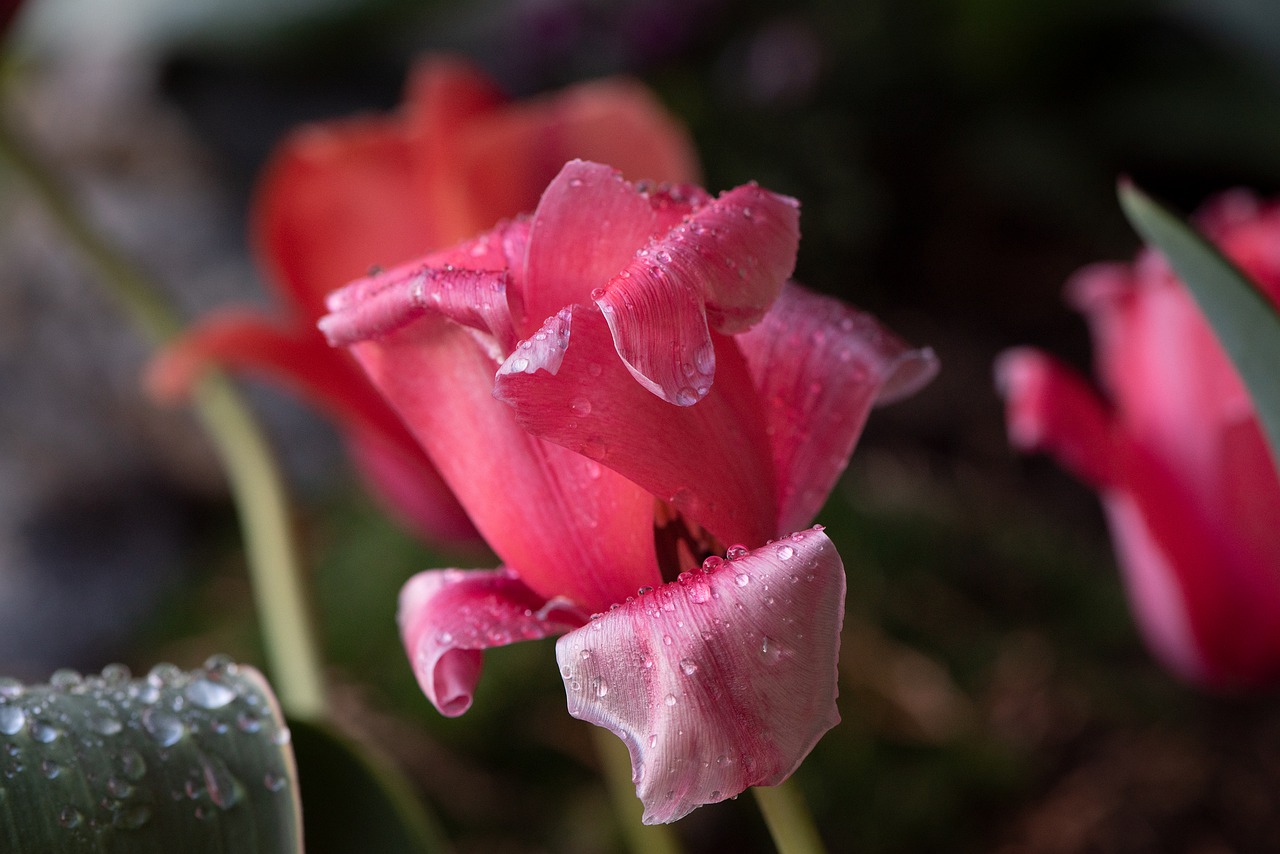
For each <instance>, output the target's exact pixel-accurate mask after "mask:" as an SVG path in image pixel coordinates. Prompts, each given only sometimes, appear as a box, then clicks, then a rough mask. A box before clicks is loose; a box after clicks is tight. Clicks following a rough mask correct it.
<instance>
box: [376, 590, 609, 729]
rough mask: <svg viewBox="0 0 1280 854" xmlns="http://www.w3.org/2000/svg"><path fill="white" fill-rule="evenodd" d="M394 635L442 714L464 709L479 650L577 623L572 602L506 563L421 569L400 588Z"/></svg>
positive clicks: (477, 669) (545, 634)
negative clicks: (534, 586) (549, 595)
mask: <svg viewBox="0 0 1280 854" xmlns="http://www.w3.org/2000/svg"><path fill="white" fill-rule="evenodd" d="M397 619H398V621H399V623H400V636H401V638H402V639H403V640H404V647H405V650H406V651H407V652H408V654H409V661H410V662H411V663H412V665H413V672H414V675H415V676H417V677H418V684H419V685H420V686H421V687H422V690H423V692H424V693H425V694H426V695H427V699H429V700H430V701H431V702H432V703H433V704H435V707H436V708H437V709H439V710H440V713H441V714H442V715H447V716H449V717H457V716H458V715H460V714H462V713H463V712H465V711H466V710H467V709H468V708H470V707H471V697H472V694H473V693H474V691H475V687H476V683H477V682H478V681H479V679H480V663H481V662H480V651H481V650H484V649H488V648H489V647H494V646H505V645H506V644H509V643H515V642H517V641H522V640H537V639H539V638H545V637H550V636H552V635H558V634H561V633H563V632H567V631H569V630H571V629H574V628H577V627H578V626H581V625H582V624H583V622H584V621H585V617H584V615H583V614H582V613H581V612H579V611H578V610H577V609H576V608H574V607H573V606H572V605H571V604H569V603H566V602H562V601H559V600H551V601H548V600H547V599H545V598H543V597H541V596H539V595H538V594H536V593H534V592H533V591H532V590H530V589H529V588H528V587H526V586H525V585H524V584H523V583H522V582H521V581H520V580H519V579H518V578H517V577H516V576H515V574H514V573H512V572H511V571H509V570H507V569H502V568H499V569H495V570H475V571H463V570H459V569H437V570H429V571H427V572H420V573H418V574H417V575H415V576H414V577H413V578H411V579H409V581H408V582H407V583H406V584H405V586H404V588H403V589H402V590H401V591H400V611H399V615H398V617H397Z"/></svg>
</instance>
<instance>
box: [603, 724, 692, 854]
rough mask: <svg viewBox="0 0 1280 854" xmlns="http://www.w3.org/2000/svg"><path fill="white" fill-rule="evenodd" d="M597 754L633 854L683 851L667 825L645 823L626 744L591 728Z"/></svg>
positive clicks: (604, 731) (662, 853)
mask: <svg viewBox="0 0 1280 854" xmlns="http://www.w3.org/2000/svg"><path fill="white" fill-rule="evenodd" d="M591 734H592V737H593V738H594V739H595V743H596V755H597V756H599V757H600V761H601V762H602V763H603V764H604V778H605V783H606V784H607V785H608V787H609V797H610V799H611V800H612V801H613V812H614V815H616V816H617V818H618V823H619V824H620V825H621V826H622V831H623V833H624V834H625V835H626V838H627V846H628V847H629V848H630V849H631V851H632V854H680V851H681V848H680V841H679V840H678V839H677V838H676V835H675V833H674V832H673V831H672V829H671V827H670V826H668V825H665V824H643V823H642V822H641V821H640V819H641V817H642V816H643V815H644V808H643V806H642V805H641V803H640V801H639V800H638V799H637V798H636V786H635V783H633V782H632V781H631V755H630V754H629V753H628V752H627V746H626V745H625V744H623V743H622V742H621V741H620V740H619V739H618V737H617V736H615V735H614V734H613V733H611V732H609V731H608V730H607V729H604V728H603V727H598V726H592V727H591Z"/></svg>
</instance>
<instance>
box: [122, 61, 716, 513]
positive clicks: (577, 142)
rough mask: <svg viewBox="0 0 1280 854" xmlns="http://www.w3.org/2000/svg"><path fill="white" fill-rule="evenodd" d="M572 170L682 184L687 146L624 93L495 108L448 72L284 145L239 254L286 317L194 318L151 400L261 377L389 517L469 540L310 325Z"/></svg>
mask: <svg viewBox="0 0 1280 854" xmlns="http://www.w3.org/2000/svg"><path fill="white" fill-rule="evenodd" d="M574 156H584V157H598V158H604V159H609V160H610V161H612V162H614V163H616V164H618V166H619V167H620V168H621V169H622V170H623V171H624V173H625V174H627V175H629V176H632V177H636V178H639V177H649V178H654V179H656V180H665V181H687V180H693V179H695V178H696V176H697V167H696V165H695V163H696V162H695V158H694V155H693V150H692V146H691V145H690V143H689V141H688V138H687V136H686V134H685V133H684V131H683V130H682V129H681V128H680V127H679V125H678V124H677V123H676V122H675V121H674V120H673V119H672V118H671V117H670V116H669V115H668V114H667V113H665V112H664V111H663V110H662V108H661V107H660V106H659V105H658V104H657V103H656V101H655V100H654V98H653V97H652V95H650V94H649V93H648V92H647V90H645V89H644V88H643V87H641V86H640V85H639V84H637V83H634V82H630V81H627V80H623V79H612V80H603V81H597V82H592V83H584V84H580V85H578V86H573V87H570V88H568V89H565V90H564V91H563V92H560V93H558V94H555V95H552V96H548V97H544V98H540V99H533V100H529V101H524V102H515V103H509V102H507V101H506V100H505V99H504V98H503V97H502V96H501V95H500V93H499V92H498V91H497V89H496V88H495V87H494V85H493V84H492V83H491V82H490V81H489V80H487V79H486V78H485V77H484V76H483V75H482V74H480V73H479V72H478V71H477V70H476V69H474V68H473V67H471V66H470V65H468V64H466V63H464V62H462V61H459V60H454V59H441V58H433V59H430V60H427V61H425V62H423V63H422V64H421V66H419V68H418V69H417V70H416V71H415V73H414V74H413V76H412V78H411V80H410V82H409V87H408V95H407V99H406V103H405V105H404V107H403V108H402V110H401V111H400V112H399V113H397V114H395V115H391V116H370V117H361V118H355V119H349V120H345V121H341V122H330V123H324V124H317V125H313V126H308V127H304V128H302V129H300V130H297V131H295V132H294V133H293V134H291V135H290V136H289V138H288V139H287V140H286V141H285V142H284V144H283V145H282V146H281V147H280V149H279V150H278V151H277V152H276V154H275V156H274V157H273V159H272V160H271V162H270V163H269V165H268V166H267V168H266V171H265V174H264V177H263V178H262V181H261V183H260V185H259V187H258V189H257V198H256V203H255V205H254V210H253V236H254V242H255V243H256V248H257V250H258V253H259V255H260V256H261V258H262V261H263V266H264V267H265V268H266V271H267V273H268V277H269V280H270V282H271V283H273V284H274V285H276V286H277V288H278V291H279V296H280V298H281V301H282V302H283V303H284V304H285V306H286V309H287V311H286V314H285V315H284V316H283V317H279V318H273V317H270V316H266V315H264V314H262V313H260V312H258V311H255V310H250V309H239V308H230V309H225V310H223V311H221V312H218V313H215V314H213V315H211V316H209V317H206V318H205V319H204V320H203V321H202V322H200V323H199V324H197V325H196V326H195V327H194V328H193V329H192V330H191V331H190V332H188V333H187V334H186V335H185V336H183V337H182V338H181V339H180V340H179V341H178V342H177V343H176V344H174V345H172V346H171V347H170V348H169V349H167V350H166V351H165V352H164V353H163V354H162V355H161V357H160V358H159V359H158V360H157V361H156V362H155V363H154V364H153V365H152V368H151V370H150V373H149V378H148V379H149V385H150V387H151V389H152V390H153V392H154V393H155V394H156V395H157V396H158V397H161V398H173V397H176V396H179V395H181V394H183V393H185V392H186V390H188V389H189V388H190V386H191V383H192V382H193V380H194V379H195V377H196V376H197V375H198V374H199V372H200V371H201V370H202V369H203V368H204V367H206V366H207V365H209V364H210V363H214V364H217V365H220V366H222V367H225V368H230V369H237V370H244V371H250V372H256V373H258V374H262V375H266V376H268V377H269V378H271V379H273V380H276V381H278V382H281V383H283V384H284V385H286V386H287V387H289V388H291V389H293V390H294V391H295V392H297V393H299V394H300V395H302V396H303V397H305V398H306V399H308V400H309V401H310V402H311V403H312V404H314V405H316V406H317V407H319V408H320V409H322V410H323V411H325V412H326V413H327V414H329V415H330V416H332V417H333V418H334V420H335V421H336V422H337V423H338V425H339V426H340V427H341V429H342V430H343V432H344V434H345V436H346V438H347V440H348V442H347V445H348V448H349V449H350V453H351V456H352V458H353V460H354V461H355V463H356V464H357V466H358V468H359V469H360V470H361V472H362V473H363V474H364V475H365V480H366V481H367V482H368V483H369V484H370V485H371V486H372V487H373V491H374V493H375V494H376V495H379V496H380V497H382V498H383V500H384V503H385V504H386V505H387V506H388V508H389V509H391V510H392V511H394V512H395V514H396V515H398V516H399V517H401V518H402V519H404V520H405V521H407V522H408V523H410V524H411V526H412V527H414V528H416V529H417V530H419V531H421V532H423V533H425V534H427V535H428V536H430V537H432V538H446V539H453V538H458V537H466V536H468V535H469V536H474V529H473V528H472V527H471V524H470V522H469V521H468V520H467V517H466V515H465V514H464V513H463V512H462V510H461V508H460V507H459V506H458V503H457V501H456V500H455V499H454V498H453V496H452V495H451V494H450V492H449V490H448V488H447V487H446V486H445V484H444V483H443V482H442V481H441V479H440V477H439V475H438V474H437V472H436V470H435V467H434V466H433V465H432V463H431V461H430V460H429V459H428V458H427V456H426V455H425V454H424V453H423V451H422V448H421V447H420V446H419V445H418V443H417V442H416V441H414V439H413V437H412V435H411V434H410V432H409V431H408V430H406V429H405V427H404V425H403V424H402V423H401V422H400V419H399V417H398V416H397V415H396V414H395V412H394V411H392V409H391V408H390V407H389V406H388V405H387V404H386V402H385V401H384V400H383V399H382V397H381V395H379V394H378V393H377V392H376V391H375V390H374V388H373V386H371V385H370V384H369V381H368V380H367V379H366V378H365V377H364V375H363V373H362V372H361V371H360V370H359V368H358V367H357V366H356V364H355V362H354V360H352V359H351V357H350V356H349V355H348V354H347V353H346V352H345V351H341V350H334V349H332V348H330V347H329V346H328V345H327V344H326V343H325V341H324V338H323V336H321V335H320V334H319V333H318V332H317V331H316V329H315V323H316V321H317V319H318V318H319V317H320V316H321V315H322V314H323V313H324V300H325V297H326V295H327V294H328V293H329V292H330V291H333V290H335V289H336V288H338V287H339V286H341V285H343V284H345V283H346V282H348V281H350V280H351V279H353V278H355V277H356V276H360V275H364V274H365V273H367V272H368V271H369V269H370V268H371V267H373V266H375V265H377V264H386V263H389V262H395V261H400V260H403V259H405V258H411V257H414V256H416V255H420V254H422V253H424V252H427V251H429V250H431V249H433V248H437V247H441V246H448V245H451V244H453V243H455V242H457V241H458V240H460V239H462V238H464V237H470V236H472V235H474V234H477V233H479V232H480V231H481V230H483V229H485V228H488V227H489V226H491V225H492V224H493V223H494V222H496V221H497V220H499V219H502V218H503V217H509V216H514V215H516V214H518V213H521V212H524V211H527V210H530V209H531V208H532V207H533V206H534V205H535V204H537V201H538V197H539V195H540V194H541V192H542V189H543V188H544V187H545V186H546V184H547V182H548V181H550V180H551V178H552V177H554V176H555V174H556V172H557V171H558V170H559V169H560V167H561V166H562V165H563V164H564V161H565V160H567V159H569V158H570V157H574Z"/></svg>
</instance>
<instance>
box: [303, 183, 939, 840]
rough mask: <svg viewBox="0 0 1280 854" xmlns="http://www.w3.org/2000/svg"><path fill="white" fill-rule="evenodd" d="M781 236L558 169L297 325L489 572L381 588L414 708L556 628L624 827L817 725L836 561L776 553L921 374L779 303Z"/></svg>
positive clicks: (804, 540)
mask: <svg viewBox="0 0 1280 854" xmlns="http://www.w3.org/2000/svg"><path fill="white" fill-rule="evenodd" d="M798 222H799V211H798V209H797V205H796V203H795V202H794V200H791V199H788V198H785V197H782V196H778V195H775V194H773V193H770V192H767V191H765V190H762V189H760V188H759V187H756V186H755V185H748V186H743V187H738V188H736V189H734V190H730V191H728V192H726V193H723V194H722V195H720V196H719V197H718V198H712V197H711V196H709V195H708V194H706V193H705V192H704V191H702V190H700V189H698V188H696V187H692V186H679V187H664V188H655V187H648V186H647V185H646V186H633V185H632V184H629V183H628V182H626V181H625V180H623V178H622V177H621V176H620V175H619V174H618V173H617V172H615V171H614V170H613V169H611V168H609V167H606V166H601V165H598V164H595V163H588V162H582V161H574V162H570V163H568V164H566V165H565V166H564V168H563V170H562V171H561V172H560V174H559V175H558V176H557V177H556V178H555V180H553V181H552V182H551V184H550V185H549V186H548V187H547V188H546V190H545V192H544V193H543V195H542V198H541V201H540V202H539V203H538V206H537V209H536V210H535V211H534V212H533V214H532V215H531V216H530V217H527V218H520V219H516V220H512V221H508V222H504V223H502V224H499V225H498V226H497V227H496V228H494V229H493V230H492V231H490V232H488V233H487V234H484V235H482V236H481V237H478V238H476V239H474V240H470V241H468V242H465V243H462V244H460V245H458V246H456V247H454V248H452V249H449V250H446V251H442V252H436V253H434V254H431V255H428V256H426V257H425V258H422V259H420V260H418V261H415V262H413V263H410V264H407V265H403V266H400V267H397V268H395V269H392V270H389V271H386V272H382V273H377V274H374V275H372V276H370V277H368V278H365V279H362V280H359V281H356V282H354V283H353V284H351V285H349V286H348V287H347V288H345V289H343V290H341V291H338V292H336V293H334V294H333V295H331V296H330V298H329V309H330V314H329V315H328V316H327V317H325V318H324V319H323V320H322V321H321V324H320V325H321V328H322V329H323V330H324V331H325V333H326V334H327V335H328V336H329V339H330V341H332V342H333V343H334V344H337V345H346V346H349V347H350V349H351V350H352V352H354V354H355V356H356V358H357V359H358V360H359V361H360V363H361V365H362V366H363V367H364V369H365V371H366V372H367V373H368V376H369V378H370V379H371V380H372V381H373V383H374V385H375V386H376V387H377V388H378V389H379V390H380V391H381V392H382V394H383V395H385V396H386V398H387V400H388V401H389V402H390V403H391V405H392V406H394V407H395V408H396V410H397V411H398V412H399V413H400V415H401V417H402V418H403V420H404V422H405V423H406V424H407V425H408V426H409V428H410V429H411V430H412V431H413V433H414V435H415V436H416V437H417V439H418V441H419V442H421V444H422V446H423V447H424V448H425V449H426V451H427V454H428V455H429V456H430V458H431V460H432V461H433V462H434V463H435V465H436V466H437V468H438V470H439V471H440V473H441V475H442V476H443V478H444V480H445V482H446V483H447V484H448V485H449V487H450V488H451V489H452V491H453V493H454V494H455V495H457V496H458V498H459V500H460V501H461V503H462V506H463V507H464V508H466V510H467V513H468V514H469V515H470V517H471V519H472V521H473V522H474V523H475V525H476V527H477V528H478V530H479V531H480V533H481V534H482V535H483V536H484V538H485V539H486V540H487V541H488V542H489V544H490V545H491V546H492V547H493V549H494V551H495V552H496V553H497V554H498V556H499V558H500V559H501V561H502V564H503V565H502V566H501V567H499V568H498V569H495V570H485V571H471V572H466V571H461V570H453V569H449V570H436V571H430V572H425V573H422V574H420V575H419V576H417V577H415V578H414V579H413V580H411V581H410V582H409V583H408V584H407V585H406V587H405V589H404V591H403V593H402V595H401V603H400V622H401V630H402V634H403V637H404V641H405V645H406V648H407V650H408V654H409V657H410V660H411V661H412V664H413V667H414V670H415V672H416V673H417V676H418V681H419V683H420V684H421V686H422V688H423V690H424V691H425V693H426V694H427V696H428V697H429V698H430V699H431V701H432V702H433V703H435V705H436V706H437V707H438V708H439V709H440V711H441V712H443V713H444V714H447V715H458V714H461V713H463V712H464V711H466V709H467V708H468V707H469V706H470V704H471V698H472V693H473V690H474V687H475V684H476V681H477V679H478V678H479V672H480V655H481V652H480V651H481V650H483V649H485V648H487V647H492V646H498V645H502V644H507V643H511V642H513V641H518V640H525V639H532V638H540V637H546V636H550V635H557V634H562V633H565V632H568V634H565V636H564V637H562V638H561V639H560V641H559V643H558V645H557V657H558V659H559V663H560V667H561V673H562V676H563V678H564V681H565V685H566V691H567V695H568V701H569V709H570V712H571V713H572V714H574V715H575V716H577V717H580V718H583V719H586V720H589V721H592V722H594V723H597V724H600V725H602V726H605V727H608V728H609V729H611V730H612V731H614V732H615V733H616V734H617V735H618V736H619V737H621V738H622V739H623V740H624V741H625V742H626V744H627V746H628V748H629V749H630V751H631V758H632V764H633V771H634V776H635V780H636V783H637V790H638V794H639V795H640V797H641V799H642V800H643V801H644V804H645V821H646V822H650V823H652V822H667V821H673V820H675V819H678V818H680V817H681V816H683V815H685V814H686V813H688V812H689V811H690V810H692V809H694V808H696V807H697V806H699V805H701V804H706V803H713V802H716V801H720V800H722V799H725V798H729V797H732V796H734V795H737V794H738V793H739V792H741V791H743V790H744V789H745V788H746V787H748V786H752V785H772V784H776V783H779V782H781V781H782V780H783V779H785V778H786V777H787V776H788V775H789V774H790V773H791V772H792V771H793V770H794V769H795V768H796V766H797V765H798V764H799V763H800V761H801V760H802V759H803V758H804V756H805V755H807V753H808V752H809V750H810V749H811V748H812V746H813V745H814V744H815V743H816V742H817V740H818V738H819V737H820V736H821V735H822V734H823V733H824V732H825V731H826V730H827V729H829V728H830V727H831V726H832V725H834V723H835V722H836V721H837V720H838V715H837V713H836V708H835V696H836V652H837V647H838V641H839V637H838V636H839V631H840V625H841V619H842V617H843V613H844V573H843V565H842V563H841V561H840V558H839V555H838V554H837V553H836V551H835V548H834V546H832V544H831V542H830V540H828V539H827V537H826V536H825V535H824V534H823V533H821V531H820V530H819V529H810V530H805V531H800V532H798V533H793V534H792V533H790V532H792V531H797V529H800V528H803V527H804V526H807V525H809V524H810V523H811V521H812V519H813V516H814V515H815V514H816V513H817V511H818V510H819V508H820V507H821V506H822V504H823V502H824V501H825V499H826V497H827V495H828V494H829V492H830V490H831V488H832V486H833V485H834V484H835V482H836V479H837V478H838V477H839V475H840V474H841V472H842V471H843V469H844V467H845V465H846V464H847V462H848V458H849V454H850V453H851V452H852V449H853V445H854V442H855V440H856V438H857V436H858V434H859V432H860V431H861V428H862V425H863V422H864V420H865V418H866V416H867V413H868V411H869V410H870V408H871V406H872V405H873V404H874V403H876V402H877V401H879V402H883V401H885V400H886V399H892V398H897V397H900V396H903V395H906V394H909V393H911V392H913V391H915V390H916V389H917V388H918V387H919V386H921V385H923V384H924V383H925V382H927V381H928V379H929V378H931V377H932V375H933V372H934V370H935V368H936V364H935V360H934V358H933V355H932V353H930V352H928V351H913V350H909V349H908V348H906V347H905V346H904V345H903V344H901V342H899V341H898V340H897V339H896V338H894V337H893V336H891V335H890V334H888V333H887V332H885V331H884V330H883V329H882V328H881V327H880V326H879V325H878V324H877V323H876V322H875V321H874V320H873V319H872V318H870V317H869V316H867V315H865V314H861V313H859V312H857V311H855V310H853V309H851V308H849V307H847V306H845V305H843V304H841V303H839V302H838V301H836V300H833V299H830V298H827V297H822V296H818V295H816V294H812V293H809V292H807V291H805V290H803V289H802V288H800V287H799V286H797V285H795V284H791V283H788V282H787V277H788V276H789V275H790V273H791V270H792V267H793V265H794V262H795V254H796V248H797V244H798V240H799V230H798ZM785 534H790V535H789V536H783V535H785ZM779 537H782V538H781V539H776V540H775V538H779ZM737 543H746V544H749V545H751V546H753V547H754V548H752V549H748V548H746V547H743V546H738V545H733V546H730V547H728V548H727V549H726V544H737ZM721 554H726V556H727V559H725V558H720V557H719V555H721ZM704 559H705V562H704ZM593 614H594V615H595V616H594V617H592V616H590V615H593Z"/></svg>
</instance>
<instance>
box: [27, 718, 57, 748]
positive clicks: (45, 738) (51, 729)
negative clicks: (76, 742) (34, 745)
mask: <svg viewBox="0 0 1280 854" xmlns="http://www.w3.org/2000/svg"><path fill="white" fill-rule="evenodd" d="M29 732H30V733H31V737H32V738H33V739H35V740H36V741H38V742H40V743H41V744H52V743H53V742H55V741H57V740H58V736H60V735H62V731H61V730H59V729H58V728H57V727H55V726H54V725H53V724H51V723H49V722H48V721H42V720H40V719H39V718H33V719H32V720H31V725H30V727H29Z"/></svg>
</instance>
